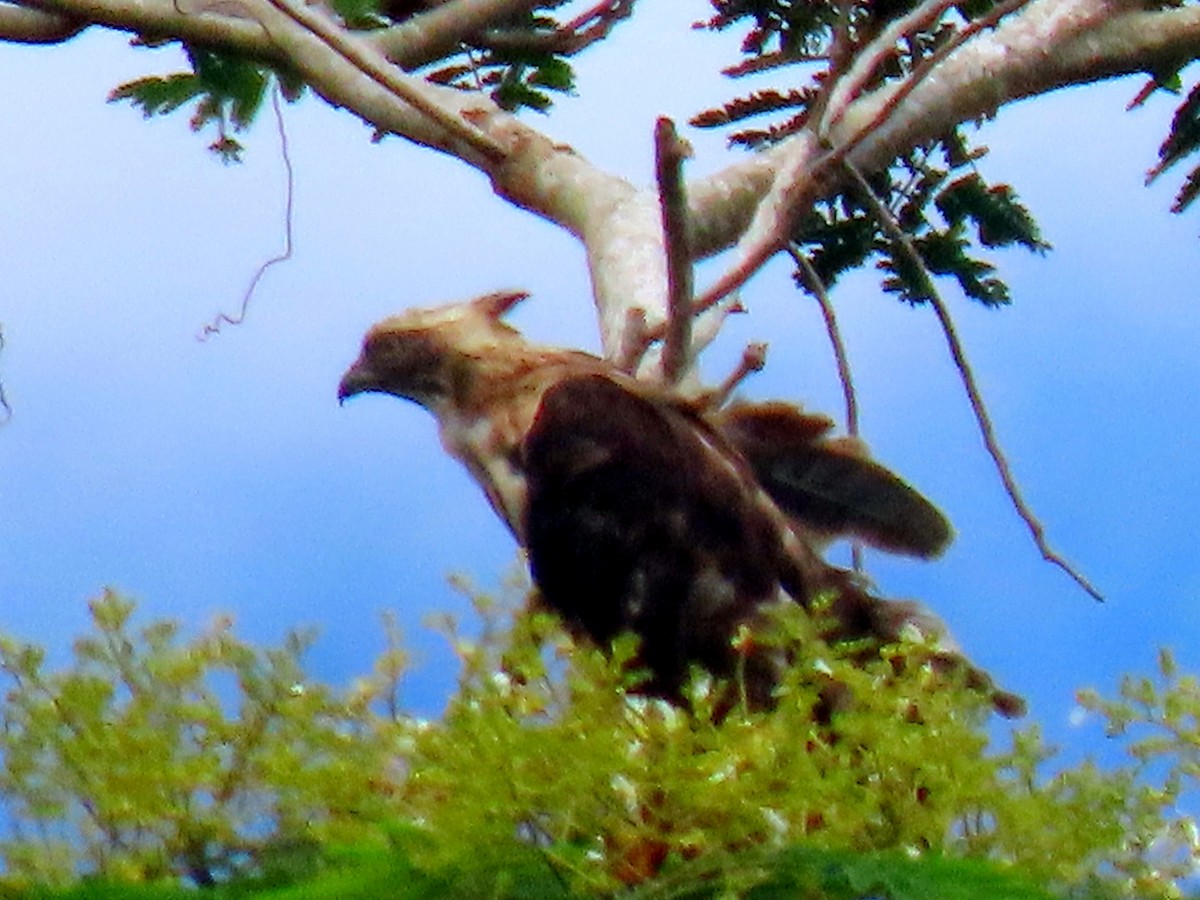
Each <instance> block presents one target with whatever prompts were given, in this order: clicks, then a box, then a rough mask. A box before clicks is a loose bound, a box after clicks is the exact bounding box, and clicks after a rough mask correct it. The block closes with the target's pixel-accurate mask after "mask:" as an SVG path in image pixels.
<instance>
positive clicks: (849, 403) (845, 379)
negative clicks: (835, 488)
mask: <svg viewBox="0 0 1200 900" xmlns="http://www.w3.org/2000/svg"><path fill="white" fill-rule="evenodd" d="M788 253H789V254H791V257H792V259H793V260H795V262H796V266H797V267H798V269H799V272H800V277H801V279H802V280H803V283H804V287H805V289H806V290H807V291H808V292H809V293H810V294H812V295H813V296H814V297H815V298H816V300H817V306H819V307H820V309H821V318H823V319H824V320H825V333H826V334H828V335H829V343H830V345H831V346H832V348H833V359H834V362H835V363H836V364H837V372H838V381H840V382H841V384H842V397H843V399H844V400H845V403H846V433H847V434H849V435H850V436H851V437H853V438H857V437H858V436H859V427H858V394H857V392H856V391H855V390H854V378H853V375H852V373H851V371H850V357H849V356H848V355H847V353H846V344H845V342H843V341H842V331H841V329H840V328H839V327H838V321H837V315H836V314H835V313H834V311H833V303H832V301H831V300H830V299H829V289H828V288H827V287H826V286H825V282H823V281H822V280H821V276H820V275H818V274H817V270H816V269H815V268H814V267H813V264H812V261H811V260H810V259H809V258H808V257H807V256H806V255H804V254H803V253H801V252H800V248H799V247H797V246H796V245H795V244H794V243H793V244H788ZM850 565H851V567H852V568H853V569H854V571H855V572H862V571H863V545H862V541H858V540H853V541H851V542H850Z"/></svg>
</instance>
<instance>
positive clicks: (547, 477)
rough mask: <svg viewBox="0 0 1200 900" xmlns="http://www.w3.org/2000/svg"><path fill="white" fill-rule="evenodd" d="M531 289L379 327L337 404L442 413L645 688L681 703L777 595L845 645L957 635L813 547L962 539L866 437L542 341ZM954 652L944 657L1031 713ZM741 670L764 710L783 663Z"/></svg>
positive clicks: (547, 581)
mask: <svg viewBox="0 0 1200 900" xmlns="http://www.w3.org/2000/svg"><path fill="white" fill-rule="evenodd" d="M524 297H525V294H523V293H496V294H489V295H487V296H484V297H481V298H479V299H477V300H474V301H470V302H467V303H460V304H456V305H451V306H443V307H439V308H434V309H414V310H409V311H407V312H404V313H402V314H400V315H398V316H393V317H391V318H388V319H384V320H383V321H382V322H380V323H378V324H377V325H375V326H374V327H373V328H372V329H371V330H370V331H369V332H368V333H367V336H366V338H365V340H364V342H363V348H362V354H361V355H360V356H359V358H358V360H357V361H356V362H355V363H354V364H353V365H352V366H351V367H350V368H349V370H348V371H347V372H346V374H345V376H344V377H343V378H342V381H341V384H340V385H339V387H338V398H339V400H345V399H346V398H348V397H351V396H353V395H355V394H359V393H362V392H365V391H379V392H383V393H388V394H393V395H395V396H397V397H403V398H405V399H408V400H413V401H416V402H417V403H419V404H421V405H422V406H424V407H425V408H426V409H428V410H429V411H430V412H431V413H433V415H434V416H435V417H436V418H437V421H438V426H439V430H440V434H441V439H442V444H443V446H444V447H445V449H446V450H447V452H449V453H450V454H451V455H453V456H454V457H456V458H457V459H459V460H460V461H461V462H462V463H463V464H464V465H465V466H466V467H467V468H468V469H469V470H470V472H471V474H472V475H473V476H474V477H475V479H476V481H478V482H479V484H480V485H482V487H483V489H484V491H485V492H486V493H487V497H488V500H489V501H490V502H491V505H492V508H493V509H494V510H495V511H496V513H497V515H499V516H500V518H501V519H503V520H504V522H505V523H506V524H507V525H508V527H509V529H510V530H511V531H512V533H513V536H514V537H515V538H516V540H517V542H518V543H519V544H521V546H523V547H524V548H525V549H526V551H527V552H528V556H529V564H530V568H531V570H532V575H533V580H534V583H535V584H536V586H537V588H538V590H539V592H540V594H541V597H542V599H543V600H544V602H545V603H546V604H547V605H548V606H550V607H551V608H553V609H555V610H557V611H558V612H559V613H560V614H561V615H562V616H563V617H564V619H565V620H566V621H567V623H568V624H569V625H570V626H572V627H573V628H574V629H576V630H582V631H583V632H585V633H586V634H587V635H589V636H590V637H591V638H592V639H593V640H594V641H596V642H598V643H599V644H600V646H606V645H607V644H608V642H609V641H610V640H611V639H612V638H614V637H615V636H616V635H617V634H619V633H621V632H623V631H626V630H631V631H633V632H634V633H636V634H637V635H638V636H639V637H640V638H641V655H640V658H639V660H638V662H639V663H640V665H641V666H642V667H643V668H645V669H646V670H647V671H648V672H649V673H650V675H649V681H648V682H647V683H646V684H644V685H643V687H642V690H644V691H645V692H646V693H648V694H652V695H656V696H661V697H665V698H668V699H672V700H679V699H680V690H681V687H682V685H683V683H684V681H685V679H686V678H687V675H688V670H689V667H690V666H691V665H692V664H694V663H699V664H700V665H703V666H704V667H706V668H707V669H708V670H709V671H711V672H713V673H714V674H715V675H718V676H728V675H730V674H731V673H732V672H733V671H734V670H735V667H736V666H737V664H738V657H737V655H736V653H735V650H734V648H733V646H732V643H731V639H732V638H733V636H734V635H735V634H736V633H737V632H738V630H739V628H740V627H741V626H743V625H746V626H749V627H751V628H753V627H754V625H755V623H756V621H757V620H758V619H759V617H760V616H761V615H762V614H763V611H764V610H765V609H766V608H768V607H769V606H770V605H772V604H775V603H777V602H779V601H794V602H796V603H799V604H800V605H802V606H805V607H808V606H809V605H810V604H811V603H812V602H813V601H814V599H816V598H818V597H820V598H822V602H823V603H824V602H828V603H829V607H828V609H829V612H830V614H831V616H832V620H833V622H834V623H835V625H836V628H837V632H836V634H835V635H834V637H837V638H851V639H856V638H877V639H878V640H879V641H881V642H886V641H893V640H896V639H898V638H899V637H900V635H901V633H902V632H904V631H905V629H907V628H912V627H916V628H917V629H919V630H920V631H921V632H922V633H924V634H930V633H932V632H937V633H940V634H942V635H943V636H944V633H945V629H944V626H942V625H941V623H940V622H939V621H938V620H937V619H936V617H934V616H933V615H932V614H931V613H929V612H927V611H925V610H924V609H923V608H922V607H920V606H919V605H918V604H915V603H909V602H895V601H885V600H881V599H879V598H876V597H874V596H872V595H871V594H869V593H868V592H867V591H866V590H864V589H863V588H862V587H861V586H860V585H859V584H858V583H857V581H856V579H855V578H854V576H853V575H852V574H851V573H849V572H846V571H844V570H842V569H838V568H836V567H834V566H831V565H829V564H828V563H826V562H825V561H824V560H823V559H822V558H821V557H820V555H819V549H820V547H821V546H822V545H823V543H824V542H825V541H826V540H828V539H829V538H832V537H836V536H839V535H853V536H855V537H857V538H859V539H861V540H863V541H866V542H867V543H870V544H872V545H874V546H878V547H881V548H883V549H886V550H890V551H894V552H899V553H907V554H912V555H915V556H920V557H932V556H935V555H937V554H938V553H940V552H941V551H942V550H943V549H944V548H945V546H946V545H947V544H948V543H949V541H950V538H951V531H950V527H949V525H948V524H947V522H946V520H945V519H944V518H943V517H942V515H941V513H939V512H938V511H937V510H936V509H935V508H934V507H933V506H932V505H931V504H930V503H929V502H928V501H927V500H926V499H925V498H924V497H922V496H921V495H920V494H918V493H917V492H916V491H915V490H913V489H912V488H911V487H909V486H908V485H907V484H905V483H904V482H903V481H901V480H900V479H899V478H897V477H896V476H895V475H893V474H892V473H891V472H889V471H888V470H886V469H884V468H883V467H882V466H880V465H878V464H876V463H875V462H872V461H871V460H870V459H868V458H867V456H866V453H865V451H864V450H863V448H862V446H861V445H860V444H858V443H857V442H854V441H850V440H847V439H837V438H832V437H830V435H829V432H830V430H831V428H832V422H830V420H829V419H827V418H825V417H823V416H816V415H811V414H807V413H804V412H801V411H800V410H799V409H798V408H796V407H794V406H790V405H788V404H784V403H760V404H740V405H734V406H732V407H729V408H727V409H725V410H723V411H718V412H711V411H705V410H703V409H701V408H699V407H698V406H697V405H696V404H692V403H689V402H686V401H684V400H681V399H680V398H679V397H677V396H675V395H674V394H672V393H670V392H668V391H666V390H664V389H663V388H661V387H658V386H655V385H652V384H647V383H645V382H642V381H639V380H636V379H634V378H632V377H630V376H629V375H626V374H625V373H623V372H621V371H620V370H618V369H616V368H615V367H614V366H612V365H611V364H609V363H607V362H605V361H604V360H602V359H599V358H597V357H595V356H591V355H589V354H586V353H581V352H575V351H567V350H561V349H556V348H551V347H542V346H537V345H535V344H532V343H530V342H528V341H526V340H525V339H524V338H523V337H522V336H521V335H520V334H519V333H518V332H517V331H516V330H514V329H513V328H511V327H509V326H508V325H506V324H504V323H503V322H502V321H501V317H502V315H503V314H504V313H505V312H507V311H508V310H509V309H510V308H511V307H513V306H514V305H515V304H516V303H517V302H519V301H520V300H522V299H523V298H524ZM828 598H832V599H831V600H829V599H828ZM945 647H946V649H945V650H944V652H941V653H939V654H938V658H939V661H940V662H941V663H942V664H945V665H948V666H962V667H965V669H966V671H967V672H968V679H969V681H970V682H972V683H973V684H974V685H975V686H976V687H978V688H980V689H981V690H985V691H988V692H989V693H990V694H991V695H992V696H993V698H994V700H995V705H996V707H997V709H999V710H1000V711H1001V712H1003V713H1005V714H1012V713H1015V712H1017V711H1019V707H1020V701H1019V700H1018V699H1016V698H1013V697H1011V696H1010V695H1007V694H1003V693H1002V692H998V691H993V689H992V688H991V682H990V680H989V679H988V678H987V676H986V675H985V674H984V673H982V672H979V671H978V670H976V669H974V668H973V667H972V666H970V664H969V663H968V662H967V661H966V660H965V659H964V658H962V657H961V656H960V655H959V654H958V653H957V651H956V650H955V649H954V648H952V647H950V646H949V645H948V644H946V645H945ZM742 665H743V666H744V669H743V671H744V672H745V674H746V685H747V689H748V692H749V696H750V700H751V702H752V703H754V704H756V705H758V706H766V705H769V704H770V702H771V699H770V695H771V690H772V687H773V685H774V684H775V682H776V680H777V678H778V674H779V672H778V667H779V665H780V663H779V662H778V661H777V660H776V659H775V658H774V657H773V656H771V655H769V654H767V653H765V652H762V653H754V652H753V651H751V653H750V655H749V656H748V657H743V659H742Z"/></svg>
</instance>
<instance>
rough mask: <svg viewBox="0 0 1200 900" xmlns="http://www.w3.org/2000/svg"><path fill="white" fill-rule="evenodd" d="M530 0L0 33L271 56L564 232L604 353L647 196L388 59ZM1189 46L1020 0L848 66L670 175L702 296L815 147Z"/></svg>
mask: <svg viewBox="0 0 1200 900" xmlns="http://www.w3.org/2000/svg"><path fill="white" fill-rule="evenodd" d="M533 5H534V4H533V3H532V2H530V0H519V2H518V0H447V2H445V3H442V4H439V5H438V6H437V7H436V8H433V9H431V10H430V11H428V12H425V13H422V14H420V15H418V16H415V17H414V18H413V19H411V20H409V21H408V22H405V23H403V24H401V25H397V26H395V27H393V28H389V29H383V30H380V31H375V32H351V31H348V30H346V29H345V28H343V27H342V26H341V25H340V24H338V23H337V22H336V21H335V20H334V19H333V18H332V17H331V16H329V15H327V14H326V13H324V12H323V11H322V10H321V9H320V8H319V7H316V6H311V7H310V6H304V5H303V4H302V0H22V2H21V3H20V4H12V3H11V2H4V0H0V38H3V39H7V40H43V41H49V40H58V39H65V38H66V37H69V36H70V35H71V34H74V33H75V32H76V31H78V30H79V27H80V24H79V23H83V22H86V23H92V24H95V25H99V26H104V27H109V28H113V29H118V30H122V31H126V32H132V33H135V34H138V35H141V36H144V37H147V38H150V39H154V40H163V39H179V40H183V41H187V42H191V43H194V44H197V45H204V46H210V47H217V48H223V49H226V50H229V51H233V52H237V53H242V54H246V55H249V56H252V57H256V58H259V59H262V60H264V61H265V62H274V63H285V64H286V65H287V66H288V68H289V69H290V70H292V71H294V72H296V73H298V74H299V75H300V76H301V77H302V78H303V79H304V80H305V81H306V82H307V83H308V84H309V85H310V86H311V87H312V88H313V90H314V91H316V92H317V93H318V94H319V95H321V96H322V97H324V98H325V99H326V100H327V101H328V102H330V103H332V104H334V105H335V106H340V107H344V108H346V109H347V110H349V111H350V112H352V113H354V114H355V115H357V116H359V117H360V118H362V119H363V120H365V121H366V122H368V123H370V124H371V125H373V126H374V127H375V128H376V129H378V130H379V131H380V132H381V133H389V134H395V135H399V136H401V137H404V138H406V139H408V140H411V141H413V142H415V143H418V144H421V145H424V146H427V147H432V148H435V149H438V150H440V151H442V152H445V153H448V154H451V155H453V156H455V157H457V158H459V159H461V160H462V161H463V162H465V163H467V164H468V165H471V166H473V167H475V168H477V169H479V170H480V171H482V172H483V173H485V174H486V175H487V177H488V178H489V179H490V180H491V182H492V185H493V187H494V189H495V191H496V193H497V194H499V195H500V196H501V197H503V198H505V199H506V200H508V201H509V202H512V203H514V204H516V205H519V206H521V207H523V208H525V209H527V210H529V211H531V212H533V213H536V214H537V215H539V216H542V217H544V218H546V219H548V220H550V221H552V222H554V223H557V224H558V225H560V226H562V227H563V228H565V229H567V230H568V231H569V232H571V233H572V234H574V235H575V236H577V237H578V238H579V239H580V240H581V241H582V242H583V244H584V245H585V247H586V250H587V258H588V264H589V268H590V272H591V276H592V280H593V293H594V301H595V304H596V308H597V313H598V319H599V322H600V329H601V335H602V339H603V345H604V347H605V348H606V351H607V352H608V353H609V354H610V355H613V356H614V357H615V356H617V355H618V354H619V353H620V350H621V348H622V347H623V346H625V341H624V338H625V332H626V329H627V328H628V326H629V323H630V322H633V321H636V320H637V319H638V316H637V315H636V314H633V315H631V311H634V310H637V309H639V308H640V309H642V310H644V311H645V320H646V327H647V328H648V329H649V330H650V331H654V329H656V328H660V327H661V323H662V320H663V318H664V315H665V310H666V296H667V288H666V285H667V278H666V262H665V257H664V253H663V239H662V223H661V215H660V209H659V205H658V200H657V197H656V196H655V194H654V193H653V191H652V190H650V189H642V188H637V187H635V186H633V185H631V184H629V183H628V182H626V181H624V180H623V179H621V178H618V177H616V176H614V175H611V174H609V173H607V172H604V171H602V170H600V169H598V168H597V167H596V166H594V165H592V164H590V163H589V162H588V161H587V160H586V159H585V158H584V157H583V156H582V155H580V154H579V153H577V152H576V151H575V150H574V149H573V148H571V147H566V146H562V145H559V144H555V143H554V142H553V141H552V140H550V139H549V138H548V137H546V136H545V135H544V134H542V133H541V132H539V131H538V130H536V129H534V128H532V127H530V126H529V125H527V124H525V123H523V122H522V121H520V120H518V119H517V118H516V117H514V116H512V115H509V114H507V113H505V112H503V111H501V110H500V109H498V108H497V107H496V106H495V104H494V103H493V102H492V101H491V100H490V99H488V98H487V97H486V96H483V95H480V94H476V93H470V92H464V91H460V90H454V89H450V88H446V87H442V86H439V85H435V84H432V83H429V82H427V81H425V80H424V79H422V78H420V77H417V76H413V75H411V74H406V73H405V72H404V71H403V69H405V68H410V69H411V68H413V67H416V66H419V65H421V64H423V63H424V62H428V61H431V60H433V59H436V58H439V54H444V53H446V52H449V50H450V49H452V48H453V47H455V46H457V44H458V42H460V41H462V40H465V39H467V38H469V37H472V36H476V35H479V34H481V33H482V32H483V31H485V30H486V29H487V28H489V27H490V26H492V25H499V24H503V23H504V22H505V21H507V20H508V19H509V18H510V17H511V16H512V15H514V14H515V13H518V12H522V11H525V10H528V9H529V8H530V7H532V6H533ZM945 5H946V4H945V3H939V2H930V3H927V4H922V5H921V7H920V8H919V9H918V11H917V13H916V14H914V15H919V16H925V17H928V16H929V15H933V14H936V13H937V12H938V11H940V9H941V8H942V7H944V6H945ZM881 46H882V45H881ZM876 49H877V50H878V48H876ZM879 52H880V53H881V52H882V51H881V50H879ZM1198 56H1200V7H1197V6H1185V7H1181V8H1175V9H1165V10H1159V11H1146V10H1144V9H1141V8H1140V4H1134V3H1129V2H1117V0H1033V2H1030V3H1028V4H1027V5H1025V7H1024V8H1023V9H1021V10H1019V11H1018V12H1015V13H1013V14H1012V15H1010V16H1008V17H1007V18H1005V19H1003V20H1002V21H1001V22H1000V24H999V26H998V27H996V28H995V29H994V30H987V31H983V32H981V33H979V34H975V35H973V36H971V37H970V39H969V40H967V41H966V42H965V43H964V44H963V45H962V46H961V47H959V48H958V49H956V50H955V51H954V52H953V53H952V54H950V55H949V56H947V57H946V58H945V59H942V60H940V61H938V62H937V65H936V66H934V67H933V68H932V69H931V70H930V71H929V72H928V73H927V74H925V75H924V77H922V78H920V79H919V80H914V82H913V83H911V84H905V83H902V82H901V83H897V82H889V83H888V84H887V85H886V86H885V87H883V88H880V89H878V90H876V91H874V92H870V93H865V94H861V95H859V94H858V90H859V88H860V87H861V86H862V85H864V84H866V83H867V75H864V72H863V67H862V66H859V67H851V70H850V72H849V77H850V81H848V82H846V83H845V84H844V85H842V86H841V87H838V88H834V92H833V93H832V94H831V95H830V104H829V105H828V106H827V108H826V110H827V112H829V110H831V109H832V110H833V113H834V114H833V115H832V116H829V117H827V118H825V119H824V121H825V122H826V124H827V126H828V127H827V129H823V133H820V134H818V133H817V131H816V130H812V131H804V132H801V133H800V134H798V135H797V136H795V137H793V138H791V139H789V140H788V141H785V142H783V143H781V144H779V145H778V146H776V147H774V148H772V149H770V150H768V151H765V152H762V153H758V154H755V155H753V156H751V157H748V158H746V159H744V160H741V161H739V162H737V163H735V164H733V165H731V166H729V167H727V168H726V169H724V170H723V171H720V172H717V173H716V174H714V175H711V176H708V177H706V178H702V179H697V180H693V181H692V182H690V183H689V184H688V185H687V198H688V210H689V215H690V222H689V229H688V242H689V245H690V246H691V248H692V251H693V253H694V254H695V255H696V256H698V257H702V256H707V255H710V254H712V253H715V252H717V251H720V250H722V249H725V248H728V247H730V246H733V245H735V244H736V245H737V246H738V252H737V254H736V256H737V259H736V260H735V263H734V265H733V268H732V269H731V271H730V272H729V273H727V275H726V276H725V278H724V279H723V280H722V282H721V283H720V284H719V285H717V286H716V288H710V290H709V291H708V292H707V296H708V297H709V299H710V300H715V299H717V297H719V296H724V292H725V289H726V288H732V287H736V285H737V284H740V283H741V282H742V281H744V280H745V278H747V277H749V276H750V275H752V274H753V273H754V271H756V270H757V268H758V267H759V266H760V265H761V263H762V262H763V261H764V260H765V259H766V258H768V257H769V256H770V255H771V254H772V253H774V252H775V251H777V250H778V249H781V248H782V247H783V245H784V243H786V238H787V236H788V232H789V226H790V223H792V222H795V221H796V220H797V218H798V216H799V215H800V214H801V213H802V212H803V211H804V209H805V208H806V207H807V206H808V205H811V204H812V203H813V202H815V201H817V200H819V199H821V198H822V197H826V196H829V195H830V193H831V192H833V191H836V190H838V189H839V187H840V186H841V185H842V184H843V183H844V178H845V168H844V167H843V166H840V165H830V164H828V163H829V161H830V160H831V159H835V158H836V159H838V160H840V159H841V158H843V157H844V159H845V160H846V161H848V162H850V163H852V164H853V165H854V166H855V167H857V168H858V169H859V170H861V171H864V172H870V171H873V170H876V169H878V168H880V167H882V166H886V165H887V164H888V163H889V162H890V161H891V160H893V159H895V158H896V156H897V155H898V154H901V153H903V152H905V151H907V150H909V149H911V148H913V147H915V146H918V145H920V144H922V143H924V142H927V141H929V140H932V139H934V138H936V137H937V136H938V135H941V134H944V133H945V132H946V131H947V130H949V129H950V128H952V127H953V126H955V125H957V124H959V123H961V122H964V121H967V120H972V119H976V118H979V117H982V116H986V115H990V114H992V113H994V112H995V111H996V110H997V109H998V108H1000V107H1001V106H1003V105H1004V104H1006V103H1009V102H1012V101H1014V100H1017V99H1020V98H1023V97H1027V96H1030V95H1033V94H1040V93H1045V92H1048V91H1052V90H1055V89H1058V88H1060V87H1065V86H1068V85H1076V84H1082V83H1087V82H1092V81H1096V80H1100V79H1105V78H1111V77H1115V76H1119V75H1125V74H1129V73H1132V72H1138V71H1145V70H1147V69H1149V68H1150V67H1152V66H1154V65H1156V64H1157V65H1163V64H1170V63H1177V62H1179V61H1181V60H1187V59H1193V58H1196V57H1198ZM868 74H869V73H868ZM830 154H833V156H830ZM838 154H841V157H838V156H837V155H838ZM723 308H724V307H723V306H722V305H720V304H718V305H716V306H715V308H714V310H713V312H712V313H710V314H709V315H707V316H706V317H701V319H700V320H698V322H697V329H696V332H695V335H694V337H695V340H696V342H697V344H698V345H699V346H703V344H704V342H705V341H707V340H708V339H710V338H711V337H712V335H714V334H715V333H716V331H717V329H719V327H720V322H721V317H722V310H723ZM697 349H698V347H697Z"/></svg>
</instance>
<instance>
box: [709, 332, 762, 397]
mask: <svg viewBox="0 0 1200 900" xmlns="http://www.w3.org/2000/svg"><path fill="white" fill-rule="evenodd" d="M766 364H767V345H766V344H765V343H763V342H761V341H758V342H755V343H753V344H747V345H746V349H745V350H743V351H742V358H741V359H740V360H739V361H738V365H737V368H736V369H734V370H733V371H732V372H730V373H729V375H728V376H726V378H725V380H724V381H722V382H721V384H720V386H719V387H717V389H716V390H715V391H713V392H712V393H711V394H709V395H708V397H706V398H705V401H706V405H707V406H709V407H711V408H712V409H720V408H721V407H722V406H724V405H725V404H726V403H728V402H729V400H730V398H732V397H733V392H734V391H736V390H737V389H738V387H739V386H740V385H741V383H742V382H743V381H745V380H746V379H747V378H749V377H750V376H751V375H753V374H754V373H755V372H761V371H762V370H763V368H764V367H765V366H766Z"/></svg>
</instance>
